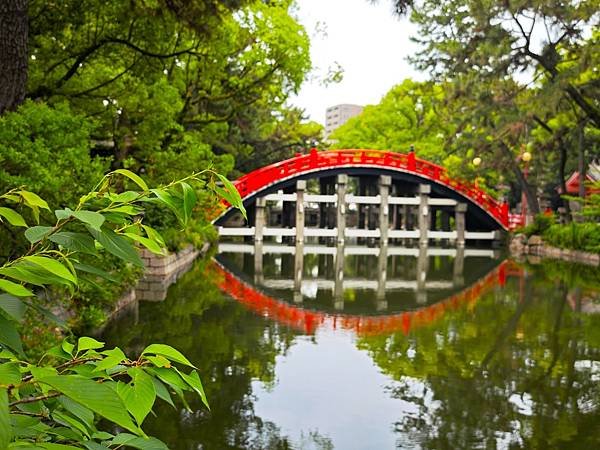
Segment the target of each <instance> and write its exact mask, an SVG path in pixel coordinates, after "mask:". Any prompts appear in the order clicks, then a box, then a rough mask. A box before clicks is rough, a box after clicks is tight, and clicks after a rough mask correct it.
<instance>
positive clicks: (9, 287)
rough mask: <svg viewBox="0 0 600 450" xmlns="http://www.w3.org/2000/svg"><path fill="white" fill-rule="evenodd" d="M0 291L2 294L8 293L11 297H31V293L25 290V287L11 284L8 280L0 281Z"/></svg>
mask: <svg viewBox="0 0 600 450" xmlns="http://www.w3.org/2000/svg"><path fill="white" fill-rule="evenodd" d="M0 289H2V290H3V291H4V292H8V293H9V294H11V295H14V296H16V297H31V296H33V292H31V291H30V290H29V289H27V288H26V287H25V286H22V285H20V284H17V283H13V282H12V281H8V280H0Z"/></svg>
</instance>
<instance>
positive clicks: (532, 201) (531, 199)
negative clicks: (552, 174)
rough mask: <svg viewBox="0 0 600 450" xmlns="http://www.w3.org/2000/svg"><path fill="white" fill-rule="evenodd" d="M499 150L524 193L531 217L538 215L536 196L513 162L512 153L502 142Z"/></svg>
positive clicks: (538, 207) (515, 162)
mask: <svg viewBox="0 0 600 450" xmlns="http://www.w3.org/2000/svg"><path fill="white" fill-rule="evenodd" d="M500 148H501V149H502V151H503V152H504V154H505V155H506V159H507V160H508V162H509V164H510V167H511V169H512V171H513V172H514V174H515V177H516V178H517V181H518V182H519V185H520V186H521V189H522V190H523V192H524V193H525V197H526V198H527V205H528V206H529V210H530V211H531V214H532V215H536V214H539V213H540V205H539V203H538V201H537V196H536V195H535V193H534V192H533V190H532V189H531V186H530V185H529V183H528V182H527V179H526V178H525V175H524V174H523V171H522V170H521V168H520V167H519V164H518V163H517V161H515V157H514V155H513V154H512V152H511V151H510V148H509V147H508V145H506V144H505V143H504V142H502V141H500Z"/></svg>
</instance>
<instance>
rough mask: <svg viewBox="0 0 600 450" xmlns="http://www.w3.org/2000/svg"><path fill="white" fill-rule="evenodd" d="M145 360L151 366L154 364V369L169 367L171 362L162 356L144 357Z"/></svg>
mask: <svg viewBox="0 0 600 450" xmlns="http://www.w3.org/2000/svg"><path fill="white" fill-rule="evenodd" d="M145 358H146V359H147V360H148V361H150V362H151V363H152V364H154V365H155V366H156V367H167V368H169V367H171V361H169V360H168V359H167V358H165V357H164V356H160V355H157V356H148V355H147V356H145Z"/></svg>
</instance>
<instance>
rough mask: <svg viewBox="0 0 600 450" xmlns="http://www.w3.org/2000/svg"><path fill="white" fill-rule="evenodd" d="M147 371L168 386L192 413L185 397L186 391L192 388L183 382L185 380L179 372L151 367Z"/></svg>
mask: <svg viewBox="0 0 600 450" xmlns="http://www.w3.org/2000/svg"><path fill="white" fill-rule="evenodd" d="M146 371H147V372H148V373H151V374H152V375H154V376H155V377H157V378H159V379H160V380H161V381H162V382H163V383H165V384H166V385H168V386H169V387H170V388H171V389H172V390H173V391H174V392H175V393H176V394H177V396H178V397H179V398H180V399H181V401H182V402H183V404H184V406H185V407H186V409H187V410H188V411H191V408H190V407H189V405H188V404H187V401H186V399H185V396H184V395H183V391H184V390H186V391H190V390H191V388H190V387H189V385H188V384H187V383H186V382H185V381H183V379H182V378H181V377H180V376H179V374H178V373H177V372H175V370H173V369H167V368H164V367H150V368H147V369H146ZM157 392H158V391H157Z"/></svg>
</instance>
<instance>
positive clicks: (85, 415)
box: [58, 395, 112, 437]
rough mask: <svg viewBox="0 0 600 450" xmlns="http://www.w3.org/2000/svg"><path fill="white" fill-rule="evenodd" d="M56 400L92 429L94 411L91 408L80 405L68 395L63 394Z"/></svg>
mask: <svg viewBox="0 0 600 450" xmlns="http://www.w3.org/2000/svg"><path fill="white" fill-rule="evenodd" d="M58 402H59V403H60V404H61V405H62V406H63V408H65V410H67V411H69V412H70V413H71V414H73V416H74V417H77V418H78V419H79V420H80V421H81V422H82V423H84V424H85V425H86V426H87V427H88V428H89V429H92V427H93V426H94V412H93V411H92V410H90V409H88V408H86V407H85V406H82V405H81V404H79V403H77V402H76V401H74V400H72V399H70V398H69V397H65V396H64V395H61V396H60V397H58ZM111 437H112V436H111Z"/></svg>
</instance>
